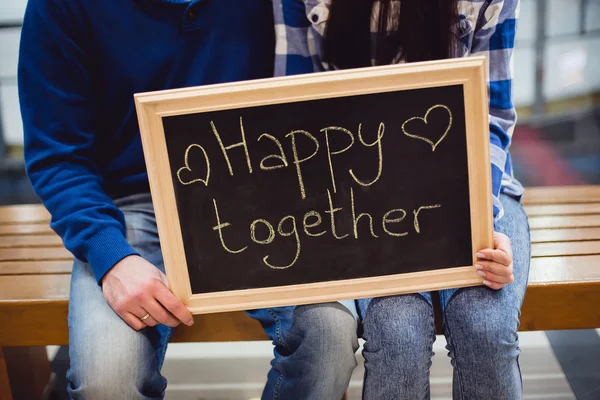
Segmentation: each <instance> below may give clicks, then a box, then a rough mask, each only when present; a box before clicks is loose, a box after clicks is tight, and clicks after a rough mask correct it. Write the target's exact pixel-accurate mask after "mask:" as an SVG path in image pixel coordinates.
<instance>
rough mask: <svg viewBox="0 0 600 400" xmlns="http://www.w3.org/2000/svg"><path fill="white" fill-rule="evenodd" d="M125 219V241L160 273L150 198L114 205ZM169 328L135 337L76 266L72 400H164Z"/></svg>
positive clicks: (91, 278)
mask: <svg viewBox="0 0 600 400" xmlns="http://www.w3.org/2000/svg"><path fill="white" fill-rule="evenodd" d="M117 206H119V207H120V208H121V210H122V211H123V212H124V214H125V220H126V223H127V239H128V241H129V243H130V244H131V245H132V247H133V248H134V249H135V250H136V251H138V252H139V253H140V255H141V256H142V257H144V258H145V259H146V260H148V261H149V262H151V263H153V264H154V265H156V266H157V267H158V268H161V270H164V267H163V263H162V256H161V252H160V246H159V242H158V234H157V231H156V225H155V221H154V213H153V210H152V204H151V202H150V198H149V196H132V197H130V198H127V199H124V200H122V201H119V202H117ZM171 332H172V329H171V328H168V327H166V326H164V325H159V326H157V327H155V328H145V329H143V330H142V331H140V332H136V331H135V330H133V329H132V328H130V327H129V325H127V324H126V323H125V322H123V320H121V318H120V317H119V316H118V315H117V314H116V313H115V312H114V311H113V309H112V308H111V307H110V306H109V305H108V303H107V302H106V300H105V299H104V295H103V294H102V290H101V288H100V286H98V284H97V283H96V279H95V277H94V275H93V273H92V271H91V269H90V267H89V265H88V264H85V263H83V262H81V261H76V262H75V264H74V266H73V274H72V277H71V293H70V300H69V356H70V359H71V368H70V369H69V372H68V373H67V379H68V381H69V385H68V390H69V394H70V396H71V398H72V399H94V400H96V399H106V400H109V399H110V400H115V399H162V398H163V397H164V391H165V388H166V385H167V381H166V379H165V378H164V377H163V376H161V374H160V369H161V367H162V362H163V360H164V355H165V351H166V348H167V342H168V340H169V338H170V335H171Z"/></svg>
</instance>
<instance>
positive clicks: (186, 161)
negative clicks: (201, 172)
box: [177, 143, 210, 186]
mask: <svg viewBox="0 0 600 400" xmlns="http://www.w3.org/2000/svg"><path fill="white" fill-rule="evenodd" d="M193 148H199V149H200V150H201V151H202V154H203V155H204V161H205V162H206V177H204V178H195V179H192V180H189V181H184V180H183V178H181V173H182V172H183V171H188V172H192V169H191V168H190V160H189V155H190V150H191V149H193ZM183 162H184V166H183V167H181V168H179V169H178V170H177V179H178V180H179V182H180V183H181V184H182V185H191V184H192V183H196V182H202V183H204V186H208V179H209V178H210V160H209V159H208V154H206V150H204V147H202V146H200V145H199V144H195V143H194V144H191V145H189V146H188V148H187V149H186V150H185V155H184V157H183Z"/></svg>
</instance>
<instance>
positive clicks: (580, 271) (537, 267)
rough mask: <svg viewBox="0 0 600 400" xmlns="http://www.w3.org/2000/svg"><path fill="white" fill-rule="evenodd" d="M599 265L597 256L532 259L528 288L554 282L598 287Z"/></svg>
mask: <svg viewBox="0 0 600 400" xmlns="http://www.w3.org/2000/svg"><path fill="white" fill-rule="evenodd" d="M599 265H600V256H598V255H587V256H572V257H540V258H534V259H532V260H531V267H530V270H529V286H532V285H548V284H552V283H556V282H562V283H564V284H570V283H585V282H588V283H589V282H592V283H596V284H598V285H600V268H598V266H599ZM565 290H568V289H565ZM599 292H600V290H599ZM599 326H600V325H599Z"/></svg>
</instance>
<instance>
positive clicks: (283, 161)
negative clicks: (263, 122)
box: [257, 133, 288, 171]
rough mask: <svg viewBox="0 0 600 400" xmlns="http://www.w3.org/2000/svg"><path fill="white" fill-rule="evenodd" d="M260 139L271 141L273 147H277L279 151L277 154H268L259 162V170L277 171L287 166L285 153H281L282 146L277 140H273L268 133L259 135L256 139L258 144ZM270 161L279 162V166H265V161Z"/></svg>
mask: <svg viewBox="0 0 600 400" xmlns="http://www.w3.org/2000/svg"><path fill="white" fill-rule="evenodd" d="M262 138H267V139H270V140H272V141H273V143H275V145H276V146H277V149H279V154H270V155H268V156H266V157H264V158H263V159H262V160H260V169H262V170H263V171H271V170H274V169H279V168H285V167H287V166H288V162H287V158H285V153H284V152H283V146H282V145H281V142H280V141H279V140H277V138H275V137H274V136H272V135H269V134H268V133H263V134H262V135H260V136H259V137H258V140H257V141H258V142H260V140H261V139H262ZM270 159H275V160H279V161H281V164H275V165H266V164H265V161H267V160H270Z"/></svg>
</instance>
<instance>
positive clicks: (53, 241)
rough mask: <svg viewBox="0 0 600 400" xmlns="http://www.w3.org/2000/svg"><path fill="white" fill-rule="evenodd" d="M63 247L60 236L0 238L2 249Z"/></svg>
mask: <svg viewBox="0 0 600 400" xmlns="http://www.w3.org/2000/svg"><path fill="white" fill-rule="evenodd" d="M62 245H63V242H62V240H61V239H60V237H59V236H58V235H19V236H0V248H15V247H57V246H60V247H62Z"/></svg>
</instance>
